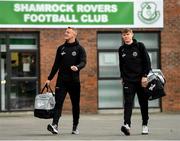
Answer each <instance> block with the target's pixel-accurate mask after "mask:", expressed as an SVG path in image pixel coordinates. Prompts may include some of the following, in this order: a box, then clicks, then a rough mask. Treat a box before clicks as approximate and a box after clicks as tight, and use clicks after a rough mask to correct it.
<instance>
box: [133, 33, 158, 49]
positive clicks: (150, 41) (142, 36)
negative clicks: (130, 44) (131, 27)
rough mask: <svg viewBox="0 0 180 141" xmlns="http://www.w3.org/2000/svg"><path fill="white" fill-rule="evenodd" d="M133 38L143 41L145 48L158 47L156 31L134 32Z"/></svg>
mask: <svg viewBox="0 0 180 141" xmlns="http://www.w3.org/2000/svg"><path fill="white" fill-rule="evenodd" d="M134 37H135V39H137V40H138V41H140V42H143V43H144V45H145V46H146V48H147V49H158V48H159V45H158V41H159V37H158V34H157V33H135V34H134Z"/></svg>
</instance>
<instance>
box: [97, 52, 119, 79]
mask: <svg viewBox="0 0 180 141" xmlns="http://www.w3.org/2000/svg"><path fill="white" fill-rule="evenodd" d="M99 77H100V78H102V77H120V72H119V57H118V53H115V52H111V53H108V52H100V53H99Z"/></svg>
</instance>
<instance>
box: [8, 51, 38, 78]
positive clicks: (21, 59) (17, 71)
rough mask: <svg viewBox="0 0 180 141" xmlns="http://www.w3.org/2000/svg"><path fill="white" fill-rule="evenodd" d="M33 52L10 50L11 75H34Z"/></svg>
mask: <svg viewBox="0 0 180 141" xmlns="http://www.w3.org/2000/svg"><path fill="white" fill-rule="evenodd" d="M35 62H36V54H35V52H12V53H11V69H12V76H13V77H30V76H36V63H35Z"/></svg>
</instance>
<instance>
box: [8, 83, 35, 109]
mask: <svg viewBox="0 0 180 141" xmlns="http://www.w3.org/2000/svg"><path fill="white" fill-rule="evenodd" d="M35 95H36V80H32V81H18V83H17V81H12V82H11V92H10V109H11V110H32V109H33V106H34V98H35Z"/></svg>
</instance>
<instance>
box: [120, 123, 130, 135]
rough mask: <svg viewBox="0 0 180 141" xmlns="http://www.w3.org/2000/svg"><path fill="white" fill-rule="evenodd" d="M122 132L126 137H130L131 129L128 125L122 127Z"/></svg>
mask: <svg viewBox="0 0 180 141" xmlns="http://www.w3.org/2000/svg"><path fill="white" fill-rule="evenodd" d="M121 131H122V132H123V133H124V134H125V135H126V136H129V135H130V127H129V125H128V124H126V125H123V126H121Z"/></svg>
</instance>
